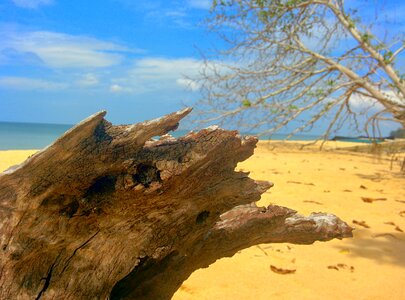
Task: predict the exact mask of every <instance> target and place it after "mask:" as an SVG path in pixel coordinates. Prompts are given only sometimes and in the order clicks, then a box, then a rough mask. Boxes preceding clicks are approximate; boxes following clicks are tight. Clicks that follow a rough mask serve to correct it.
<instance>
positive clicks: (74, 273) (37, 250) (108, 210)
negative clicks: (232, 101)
mask: <svg viewBox="0 0 405 300" xmlns="http://www.w3.org/2000/svg"><path fill="white" fill-rule="evenodd" d="M190 111H191V109H184V110H182V111H179V112H176V113H173V114H170V115H167V116H164V117H162V118H159V119H156V120H153V121H147V122H143V123H138V124H135V125H121V126H113V125H112V124H111V123H109V122H107V121H106V120H105V119H104V115H105V112H100V113H97V114H95V115H93V116H91V117H89V118H88V119H86V120H84V121H83V122H81V123H79V124H78V125H77V126H75V127H74V128H72V129H71V130H69V131H68V132H66V133H65V134H64V135H63V136H62V137H60V138H59V139H58V140H57V141H56V142H55V143H54V144H52V145H51V146H49V147H47V148H46V149H44V150H42V151H40V152H38V153H36V154H35V155H33V156H32V157H30V158H29V159H27V160H26V161H25V162H24V163H22V164H21V165H18V166H15V167H12V168H10V169H9V170H7V171H5V172H3V173H1V174H0V245H1V248H0V251H1V252H0V299H170V298H171V296H172V295H173V293H174V292H175V291H176V290H177V289H178V288H179V287H180V285H181V283H182V282H183V281H184V280H185V279H187V277H188V276H189V275H190V274H191V273H192V272H193V271H194V270H196V269H199V268H203V267H206V266H208V265H209V264H211V263H213V262H214V261H215V260H217V259H218V258H221V257H225V256H232V255H234V254H235V253H236V252H237V251H239V250H240V249H243V248H246V247H249V246H251V245H255V244H259V243H280V242H289V243H298V244H311V243H313V242H314V241H318V240H319V241H327V240H330V239H333V238H339V239H341V238H344V237H350V236H351V231H352V228H351V227H349V226H348V225H347V224H346V223H344V222H343V221H341V220H340V219H339V218H337V217H336V216H334V215H330V214H321V213H318V214H311V215H310V216H308V217H304V216H301V215H298V214H297V213H296V212H295V211H293V210H291V209H288V208H285V207H279V206H275V205H272V206H269V207H267V208H264V207H257V206H256V205H255V204H254V202H255V201H257V200H259V199H260V195H261V194H262V193H263V192H264V191H266V190H267V189H268V188H270V187H271V186H272V184H271V183H268V182H263V181H255V180H252V179H250V178H249V177H248V173H244V172H235V167H236V164H237V163H238V162H240V161H243V160H245V159H247V158H248V157H249V156H251V155H252V154H253V149H254V147H255V144H256V143H257V139H256V138H254V137H245V138H241V137H240V136H239V135H238V133H237V132H236V131H226V130H222V129H219V128H217V127H209V128H207V129H203V130H201V131H199V132H197V133H194V132H190V133H188V134H187V135H185V136H184V137H181V138H178V139H175V138H173V137H170V136H168V135H166V133H167V132H169V131H171V130H174V129H176V128H177V126H178V122H179V121H180V120H181V119H182V118H183V117H184V116H186V115H187V114H188V113H189V112H190ZM155 136H161V137H160V139H159V140H151V138H152V137H155Z"/></svg>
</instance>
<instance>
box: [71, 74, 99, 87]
mask: <svg viewBox="0 0 405 300" xmlns="http://www.w3.org/2000/svg"><path fill="white" fill-rule="evenodd" d="M76 83H77V84H78V85H80V86H83V87H90V86H95V85H97V84H98V83H99V80H98V78H97V76H96V75H95V74H93V73H87V74H84V75H83V76H82V77H81V78H80V79H79V80H77V81H76Z"/></svg>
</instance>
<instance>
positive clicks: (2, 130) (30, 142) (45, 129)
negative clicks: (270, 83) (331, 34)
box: [0, 121, 364, 150]
mask: <svg viewBox="0 0 405 300" xmlns="http://www.w3.org/2000/svg"><path fill="white" fill-rule="evenodd" d="M73 126H74V124H54V123H28V122H9V121H0V150H31V149H42V148H44V147H46V146H48V145H50V144H52V143H53V142H54V141H55V140H56V139H57V138H58V137H60V136H61V135H62V134H63V133H65V132H66V131H67V130H69V129H70V128H72V127H73ZM190 131H191V130H188V129H179V130H176V131H174V132H171V133H170V134H172V135H173V136H174V137H181V136H183V135H185V134H187V133H188V132H190ZM241 134H242V135H258V134H255V133H247V132H241ZM287 136H288V134H273V135H272V137H271V140H286V138H287ZM318 137H319V135H311V134H307V135H305V134H300V135H295V136H293V137H291V138H289V139H288V140H291V141H300V140H304V141H310V140H315V139H317V138H318ZM353 138H354V139H355V137H353ZM259 139H260V140H269V138H266V137H259ZM350 139H351V140H350V141H351V142H353V141H356V140H353V139H352V138H350ZM358 142H364V140H360V139H359V140H358Z"/></svg>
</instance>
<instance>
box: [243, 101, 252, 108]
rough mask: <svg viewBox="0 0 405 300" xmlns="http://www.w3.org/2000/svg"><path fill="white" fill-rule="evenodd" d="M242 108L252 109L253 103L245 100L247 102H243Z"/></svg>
mask: <svg viewBox="0 0 405 300" xmlns="http://www.w3.org/2000/svg"><path fill="white" fill-rule="evenodd" d="M242 106H243V107H251V106H252V103H251V102H250V101H249V100H248V99H245V100H243V101H242Z"/></svg>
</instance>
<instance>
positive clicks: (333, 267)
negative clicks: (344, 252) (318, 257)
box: [327, 264, 354, 272]
mask: <svg viewBox="0 0 405 300" xmlns="http://www.w3.org/2000/svg"><path fill="white" fill-rule="evenodd" d="M327 268H328V269H330V270H336V271H340V270H348V271H350V272H354V267H353V266H348V265H346V264H336V265H330V266H327Z"/></svg>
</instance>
